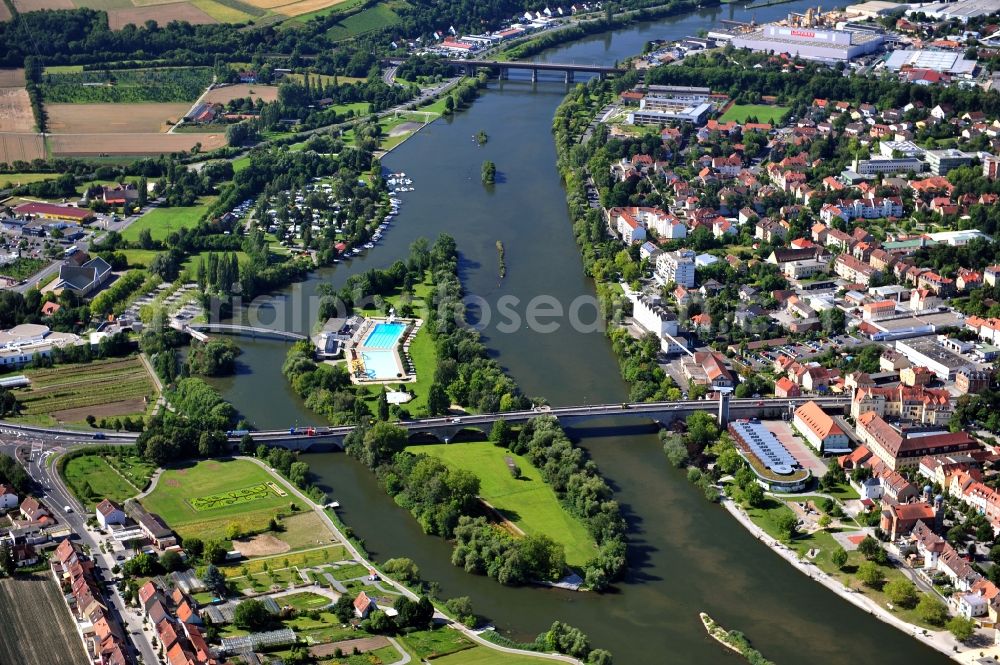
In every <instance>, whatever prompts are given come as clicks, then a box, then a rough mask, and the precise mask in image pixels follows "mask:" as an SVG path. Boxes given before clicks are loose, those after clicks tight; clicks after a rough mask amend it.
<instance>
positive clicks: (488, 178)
mask: <svg viewBox="0 0 1000 665" xmlns="http://www.w3.org/2000/svg"><path fill="white" fill-rule="evenodd" d="M481 175H482V178H483V184H484V185H492V184H494V183H495V182H496V181H497V165H496V164H494V163H493V162H491V161H490V160H488V159H487V160H486V161H485V162H483V168H482V174H481Z"/></svg>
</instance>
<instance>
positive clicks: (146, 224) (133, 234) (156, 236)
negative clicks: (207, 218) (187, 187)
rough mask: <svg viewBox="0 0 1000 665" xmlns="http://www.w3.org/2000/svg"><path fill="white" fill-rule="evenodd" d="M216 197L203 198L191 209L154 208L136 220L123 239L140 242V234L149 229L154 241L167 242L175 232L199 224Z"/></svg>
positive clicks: (126, 230) (123, 234)
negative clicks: (168, 237)
mask: <svg viewBox="0 0 1000 665" xmlns="http://www.w3.org/2000/svg"><path fill="white" fill-rule="evenodd" d="M214 200H215V197H212V196H206V197H202V199H201V201H200V202H199V203H198V205H195V206H191V207H189V208H154V209H152V210H150V211H149V212H147V213H146V214H145V215H143V216H142V217H140V218H139V219H138V220H136V221H135V222H134V223H133V224H132V225H131V226H129V227H128V228H127V229H125V230H124V231H123V232H122V237H123V238H124V239H125V240H127V241H129V242H136V241H138V240H139V234H140V233H142V231H143V230H144V229H149V233H150V235H152V236H153V240H166V239H167V236H169V235H170V234H171V233H172V232H174V231H179V230H180V229H186V228H191V227H193V226H195V225H196V224H197V223H198V220H199V219H201V217H202V215H204V214H205V212H206V211H207V210H208V208H209V206H210V205H211V204H212V202H213V201H214Z"/></svg>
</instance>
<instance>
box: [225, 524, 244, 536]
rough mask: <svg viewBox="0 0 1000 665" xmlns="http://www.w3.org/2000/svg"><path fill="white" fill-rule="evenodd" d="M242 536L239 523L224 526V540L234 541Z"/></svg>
mask: <svg viewBox="0 0 1000 665" xmlns="http://www.w3.org/2000/svg"><path fill="white" fill-rule="evenodd" d="M242 535H243V529H242V527H240V524H239V522H230V523H229V524H227V525H226V540H236V539H237V538H239V537H240V536H242Z"/></svg>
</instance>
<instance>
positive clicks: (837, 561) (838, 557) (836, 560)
mask: <svg viewBox="0 0 1000 665" xmlns="http://www.w3.org/2000/svg"><path fill="white" fill-rule="evenodd" d="M830 559H831V560H832V561H833V565H835V566H837V568H839V569H843V568H844V566H845V565H846V564H847V550H845V549H844V548H843V547H838V548H837V549H835V550H834V551H833V553H832V554H831V555H830Z"/></svg>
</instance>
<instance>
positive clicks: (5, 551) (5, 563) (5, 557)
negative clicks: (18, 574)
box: [0, 540, 17, 577]
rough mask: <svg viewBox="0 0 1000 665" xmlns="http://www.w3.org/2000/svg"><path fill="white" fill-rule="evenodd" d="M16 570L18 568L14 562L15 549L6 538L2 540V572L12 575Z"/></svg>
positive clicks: (8, 575)
mask: <svg viewBox="0 0 1000 665" xmlns="http://www.w3.org/2000/svg"><path fill="white" fill-rule="evenodd" d="M15 570H17V564H16V563H15V562H14V551H13V550H12V549H11V548H10V545H8V544H7V541H6V540H4V541H2V542H0V574H2V575H4V576H6V577H12V576H13V575H14V571H15Z"/></svg>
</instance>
